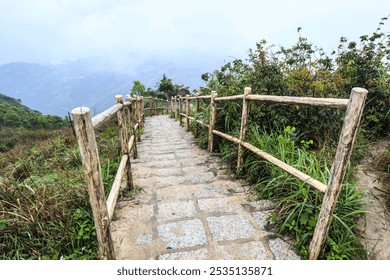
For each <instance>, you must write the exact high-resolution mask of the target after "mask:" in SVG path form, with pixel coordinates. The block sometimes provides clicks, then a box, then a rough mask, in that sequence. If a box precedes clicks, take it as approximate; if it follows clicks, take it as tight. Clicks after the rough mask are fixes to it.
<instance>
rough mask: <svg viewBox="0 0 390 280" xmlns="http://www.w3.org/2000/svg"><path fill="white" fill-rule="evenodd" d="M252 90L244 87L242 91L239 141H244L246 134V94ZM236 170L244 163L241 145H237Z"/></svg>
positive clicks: (247, 107)
mask: <svg viewBox="0 0 390 280" xmlns="http://www.w3.org/2000/svg"><path fill="white" fill-rule="evenodd" d="M251 91H252V89H251V88H250V87H246V88H245V89H244V97H243V98H242V116H241V129H240V141H243V142H244V141H245V140H246V134H247V131H248V116H249V107H250V106H249V100H248V99H246V97H247V96H248V94H251ZM237 154H238V155H237V169H239V168H240V167H241V165H242V163H243V161H244V151H243V147H242V145H241V144H238V153H237Z"/></svg>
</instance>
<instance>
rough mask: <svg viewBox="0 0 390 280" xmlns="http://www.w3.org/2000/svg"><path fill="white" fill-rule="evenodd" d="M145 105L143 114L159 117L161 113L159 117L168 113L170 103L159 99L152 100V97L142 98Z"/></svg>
mask: <svg viewBox="0 0 390 280" xmlns="http://www.w3.org/2000/svg"><path fill="white" fill-rule="evenodd" d="M144 100H145V102H147V103H148V104H146V106H145V108H144V110H145V114H146V113H148V115H149V116H151V115H159V114H160V112H161V115H163V114H164V112H166V113H167V114H168V113H169V108H170V102H169V101H168V100H164V99H160V98H152V97H144Z"/></svg>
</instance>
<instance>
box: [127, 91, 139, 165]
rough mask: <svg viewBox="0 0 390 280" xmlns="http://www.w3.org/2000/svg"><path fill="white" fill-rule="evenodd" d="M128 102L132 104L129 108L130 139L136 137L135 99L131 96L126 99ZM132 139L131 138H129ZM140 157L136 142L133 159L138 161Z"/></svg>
mask: <svg viewBox="0 0 390 280" xmlns="http://www.w3.org/2000/svg"><path fill="white" fill-rule="evenodd" d="M126 100H127V101H129V102H130V106H129V120H130V121H129V126H130V137H131V135H134V137H135V129H134V126H135V120H134V102H135V101H134V98H132V97H131V96H130V95H128V96H127V98H126ZM129 139H130V138H129ZM137 157H138V150H137V141H134V149H133V158H134V159H136V158H137Z"/></svg>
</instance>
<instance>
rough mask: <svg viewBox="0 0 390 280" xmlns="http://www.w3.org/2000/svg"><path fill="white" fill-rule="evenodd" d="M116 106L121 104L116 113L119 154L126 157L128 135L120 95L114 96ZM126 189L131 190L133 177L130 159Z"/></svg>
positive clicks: (128, 159) (127, 152) (128, 161)
mask: <svg viewBox="0 0 390 280" xmlns="http://www.w3.org/2000/svg"><path fill="white" fill-rule="evenodd" d="M115 99H116V104H122V108H121V109H120V110H119V111H118V112H117V113H116V116H117V118H118V126H119V139H120V143H121V154H122V156H123V155H128V154H129V147H128V142H129V140H128V134H127V126H126V114H125V107H124V105H123V98H122V95H116V96H115ZM126 165H127V167H126V178H127V180H126V187H127V188H128V189H129V190H131V189H132V188H133V175H132V173H131V162H130V157H128V158H127V163H126Z"/></svg>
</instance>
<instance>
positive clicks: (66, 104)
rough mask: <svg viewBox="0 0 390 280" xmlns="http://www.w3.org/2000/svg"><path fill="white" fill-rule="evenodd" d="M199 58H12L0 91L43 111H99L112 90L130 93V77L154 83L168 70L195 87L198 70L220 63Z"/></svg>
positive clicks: (1, 72) (2, 72)
mask: <svg viewBox="0 0 390 280" xmlns="http://www.w3.org/2000/svg"><path fill="white" fill-rule="evenodd" d="M191 61H192V62H191ZM203 61H204V63H203V64H202V63H200V62H199V61H198V62H196V59H195V60H194V59H192V60H191V59H189V62H188V63H186V64H182V65H179V64H178V63H177V62H172V60H169V59H166V60H164V59H161V58H159V57H149V58H148V59H146V58H139V59H138V60H135V59H132V60H131V61H128V60H126V58H125V59H123V61H120V60H118V61H114V62H113V61H109V60H104V59H101V58H93V57H92V58H86V59H80V60H73V61H64V62H58V63H56V64H49V65H40V64H34V63H22V62H15V63H9V64H5V65H2V66H0V92H2V93H4V94H6V95H8V96H11V97H14V98H17V99H21V100H22V102H23V104H25V105H26V106H28V107H30V108H33V109H35V110H38V111H40V112H42V113H44V114H51V115H58V116H61V117H63V116H65V115H67V113H68V112H70V111H71V110H72V109H73V108H75V107H80V106H86V107H89V108H91V111H92V112H93V113H99V112H101V111H103V110H105V109H107V108H108V107H110V106H111V105H113V103H114V102H115V98H114V96H115V95H116V94H121V95H125V94H128V93H129V92H130V90H131V87H132V85H133V81H134V80H140V81H141V82H142V83H143V84H144V85H145V86H146V87H151V88H155V86H156V84H157V83H158V82H159V81H160V80H161V78H162V76H163V74H166V75H167V76H168V78H170V79H172V82H173V83H175V84H180V85H184V86H189V87H190V90H193V89H196V88H198V87H199V86H200V85H201V82H202V81H201V79H200V76H201V74H202V73H204V72H209V71H212V70H214V69H215V68H217V67H218V63H219V61H216V60H215V59H214V62H213V60H211V59H208V58H204V59H203Z"/></svg>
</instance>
